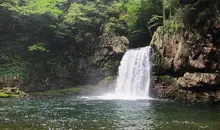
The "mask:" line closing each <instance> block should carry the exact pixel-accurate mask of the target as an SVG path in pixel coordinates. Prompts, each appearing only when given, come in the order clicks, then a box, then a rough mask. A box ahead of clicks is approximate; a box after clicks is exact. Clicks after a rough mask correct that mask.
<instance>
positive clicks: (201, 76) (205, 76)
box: [177, 72, 220, 88]
mask: <svg viewBox="0 0 220 130" xmlns="http://www.w3.org/2000/svg"><path fill="white" fill-rule="evenodd" d="M177 83H178V84H179V85H180V86H181V87H182V88H191V87H201V86H207V85H208V87H209V86H212V85H217V84H219V83H220V76H219V74H214V73H188V72H187V73H185V74H184V76H183V77H180V78H178V80H177Z"/></svg>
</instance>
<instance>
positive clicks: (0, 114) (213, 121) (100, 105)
mask: <svg viewBox="0 0 220 130" xmlns="http://www.w3.org/2000/svg"><path fill="white" fill-rule="evenodd" d="M0 106H1V107H0V128H1V130H15V129H16V130H34V129H35V130H41V129H42V130H45V129H48V130H49V129H52V130H66V129H72V130H78V129H82V130H97V129H105V130H106V129H107V130H116V129H117V130H118V129H129V130H136V129H141V130H142V129H143V130H151V129H152V130H155V129H156V130H157V129H158V130H160V129H163V130H176V129H187V130H188V129H192V130H194V129H209V130H210V129H211V130H218V129H219V126H220V119H219V117H220V108H219V107H217V106H206V105H185V104H180V103H176V102H170V101H167V100H103V99H98V98H95V97H87V98H85V97H73V96H60V97H58V96H56V97H42V98H35V99H31V98H27V99H16V100H15V99H4V100H0Z"/></svg>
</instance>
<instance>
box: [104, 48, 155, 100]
mask: <svg viewBox="0 0 220 130" xmlns="http://www.w3.org/2000/svg"><path fill="white" fill-rule="evenodd" d="M150 49H151V48H150V46H147V47H143V48H137V49H130V50H128V51H127V52H126V53H125V54H124V56H123V58H122V60H121V63H120V64H121V65H120V67H119V75H118V78H117V85H116V88H115V92H114V93H109V94H106V95H103V96H100V98H102V99H128V100H136V99H149V98H150V96H149V87H150V69H151V63H150Z"/></svg>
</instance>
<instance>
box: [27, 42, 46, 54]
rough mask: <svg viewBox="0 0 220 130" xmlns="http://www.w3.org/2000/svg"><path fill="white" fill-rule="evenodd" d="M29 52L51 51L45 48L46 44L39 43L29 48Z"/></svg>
mask: <svg viewBox="0 0 220 130" xmlns="http://www.w3.org/2000/svg"><path fill="white" fill-rule="evenodd" d="M28 51H41V52H49V50H47V49H46V48H45V44H44V43H38V44H34V45H32V46H29V47H28Z"/></svg>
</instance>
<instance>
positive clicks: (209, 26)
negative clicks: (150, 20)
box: [151, 6, 220, 102]
mask: <svg viewBox="0 0 220 130" xmlns="http://www.w3.org/2000/svg"><path fill="white" fill-rule="evenodd" d="M204 10H206V11H204V13H206V12H207V11H208V12H212V11H214V12H212V13H214V14H217V15H215V16H213V15H211V14H212V13H211V14H209V15H210V16H207V18H206V19H205V21H204V22H203V24H200V26H194V27H187V26H183V27H180V28H179V29H178V30H175V31H173V32H171V33H170V32H169V33H167V31H166V30H164V29H163V28H158V30H157V32H156V33H155V35H154V37H153V40H152V42H151V46H152V47H153V50H154V53H153V54H154V56H153V75H154V76H153V84H154V85H153V86H154V90H155V92H156V95H157V96H159V97H163V98H164V97H168V98H174V99H180V100H184V101H197V102H220V73H219V72H220V69H219V68H220V37H219V36H220V35H219V34H220V28H219V27H220V21H219V18H220V15H219V11H218V10H219V8H216V9H215V10H213V9H211V8H210V7H208V6H207V8H205V9H204Z"/></svg>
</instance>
